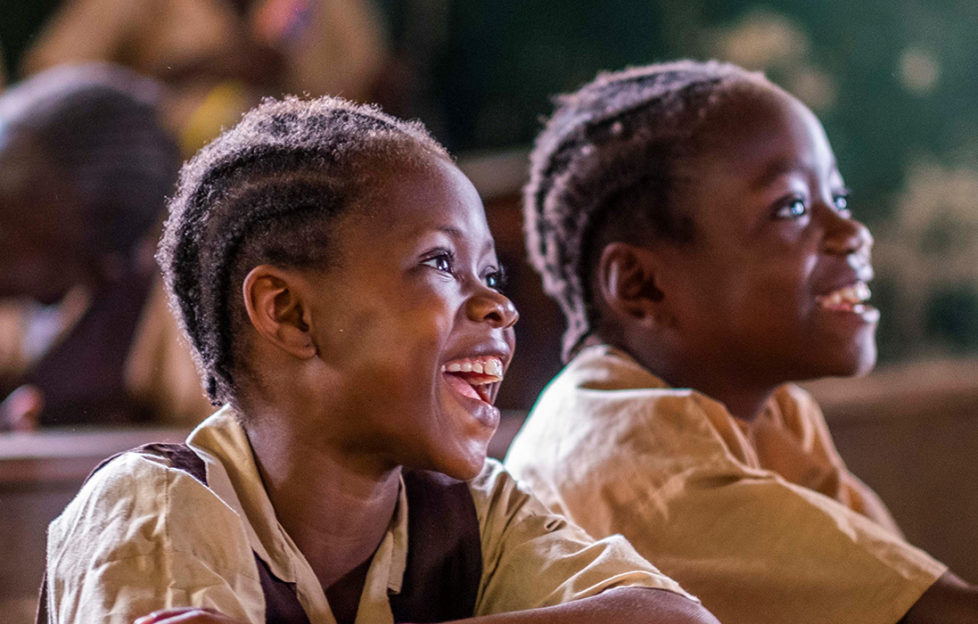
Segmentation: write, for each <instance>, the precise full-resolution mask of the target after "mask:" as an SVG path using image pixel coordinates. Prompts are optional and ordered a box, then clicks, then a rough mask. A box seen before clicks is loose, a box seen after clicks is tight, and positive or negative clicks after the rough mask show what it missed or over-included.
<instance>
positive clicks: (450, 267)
mask: <svg viewBox="0 0 978 624" xmlns="http://www.w3.org/2000/svg"><path fill="white" fill-rule="evenodd" d="M421 264H423V265H425V266H430V267H431V268H433V269H435V270H436V271H441V272H442V273H450V274H454V273H455V256H454V254H452V252H450V251H439V252H437V253H436V254H434V255H432V256H430V257H428V258H425V259H424V260H422V261H421Z"/></svg>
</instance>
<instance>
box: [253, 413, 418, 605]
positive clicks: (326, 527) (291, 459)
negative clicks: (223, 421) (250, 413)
mask: <svg viewBox="0 0 978 624" xmlns="http://www.w3.org/2000/svg"><path fill="white" fill-rule="evenodd" d="M283 425H284V423H283V421H282V420H278V419H277V418H275V417H274V416H273V417H270V418H265V417H263V418H258V419H254V420H253V421H252V422H251V423H250V424H248V425H246V428H247V431H248V437H249V439H250V441H251V444H252V448H253V449H254V451H255V456H256V459H257V463H258V467H259V471H260V473H261V477H262V481H263V483H264V486H265V490H266V491H267V492H268V497H269V499H270V500H271V502H272V506H273V507H274V508H275V515H276V516H277V518H278V521H279V522H280V523H281V524H282V526H283V527H284V528H285V530H286V532H287V533H288V534H289V536H290V537H291V538H292V540H293V541H294V542H295V544H296V546H298V547H299V550H300V551H301V552H302V554H303V555H304V556H305V557H306V559H307V560H308V561H309V564H310V565H311V566H312V569H313V570H314V571H315V573H316V576H317V577H318V578H319V582H320V583H321V584H322V586H323V589H324V590H326V589H329V588H330V587H331V586H332V585H334V584H335V583H336V582H337V581H339V580H340V579H343V578H344V577H346V576H347V575H348V574H349V573H350V572H351V571H353V570H355V569H356V568H357V567H358V566H360V565H362V564H364V562H366V561H368V560H369V559H370V557H371V556H372V555H373V553H374V551H375V550H376V549H377V547H378V546H379V545H380V542H381V541H382V539H383V537H384V535H385V534H386V532H387V529H388V527H389V525H390V522H391V519H392V518H393V516H394V509H395V507H396V506H397V497H398V490H399V486H400V467H396V466H394V467H392V466H385V465H382V464H379V463H378V462H376V461H373V462H371V461H369V458H367V459H364V458H351V457H349V456H348V455H343V454H341V453H337V452H331V449H328V448H323V447H324V445H323V444H322V441H321V440H319V439H317V438H313V437H310V436H308V435H301V434H300V433H299V432H297V431H291V430H290V429H289V428H288V427H287V426H283Z"/></svg>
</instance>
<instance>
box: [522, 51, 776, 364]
mask: <svg viewBox="0 0 978 624" xmlns="http://www.w3.org/2000/svg"><path fill="white" fill-rule="evenodd" d="M758 84H767V83H766V81H765V79H764V78H763V77H762V76H761V75H760V74H754V73H749V72H747V71H746V70H744V69H741V68H740V67H737V66H735V65H730V64H726V63H719V62H716V61H709V62H695V61H676V62H671V63H664V64H657V65H649V66H645V67H637V68H632V69H627V70H624V71H620V72H614V73H602V74H599V75H598V77H597V78H596V79H595V80H594V81H592V82H590V83H588V84H586V85H584V86H583V87H581V88H580V89H579V90H578V91H576V92H574V93H571V94H568V95H563V96H560V97H558V98H557V106H556V111H555V112H554V114H553V116H552V117H551V118H550V120H549V121H548V122H547V125H546V127H545V129H544V130H543V132H541V134H540V135H539V136H538V137H537V140H536V143H535V146H534V149H533V152H532V153H531V155H530V179H529V182H528V183H527V186H526V188H525V189H524V197H523V199H524V201H523V209H524V225H525V228H526V241H527V251H528V255H529V258H530V262H531V263H532V264H533V266H534V267H535V268H536V270H537V271H538V272H539V273H540V274H541V276H542V277H543V284H544V289H545V290H546V291H547V293H548V294H549V295H550V296H551V297H553V298H554V299H555V300H556V301H557V303H558V304H559V305H560V307H561V309H562V310H563V312H564V316H565V317H566V319H567V324H568V327H567V330H566V332H565V333H564V339H563V354H564V358H565V359H569V358H570V357H571V356H572V355H573V354H574V352H575V351H576V350H577V349H578V348H579V347H580V345H581V342H582V341H583V340H584V338H586V337H587V336H588V335H589V334H590V333H591V332H593V331H594V329H595V327H596V325H597V322H598V318H597V314H596V307H595V305H594V301H593V294H592V293H591V290H590V287H589V282H590V278H589V276H590V275H591V272H592V271H593V269H594V266H593V265H594V263H595V262H596V261H597V258H596V257H595V256H597V255H598V252H599V251H600V246H601V243H602V242H610V240H623V241H625V242H633V243H641V242H642V241H643V240H644V241H646V242H647V241H648V239H650V238H656V239H660V240H668V241H673V242H679V243H685V242H689V241H690V240H692V238H693V236H694V224H693V222H692V220H691V218H690V217H689V216H688V215H684V214H680V213H679V211H677V209H676V208H675V205H674V202H673V198H674V197H675V194H676V191H677V188H678V187H679V186H680V184H681V183H684V182H686V180H684V179H683V174H682V171H681V167H680V164H681V163H682V162H683V159H684V158H688V157H690V156H692V155H694V154H695V153H696V150H697V148H698V147H700V144H701V143H702V141H700V138H701V137H699V136H698V134H697V133H698V131H699V130H700V129H702V127H703V122H704V120H705V119H706V118H707V117H708V116H709V114H710V113H711V112H713V111H715V110H716V109H717V107H718V105H719V103H720V102H721V101H723V100H724V96H725V95H727V94H729V93H730V92H731V91H732V90H733V89H735V88H737V87H738V86H748V87H750V86H751V85H758Z"/></svg>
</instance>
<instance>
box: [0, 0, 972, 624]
mask: <svg viewBox="0 0 978 624" xmlns="http://www.w3.org/2000/svg"><path fill="white" fill-rule="evenodd" d="M976 32H978V3H975V2H971V1H964V0H926V1H924V0H885V1H884V0H860V1H859V2H852V1H851V0H779V1H771V2H756V1H743V0H723V1H719V0H616V1H615V2H586V1H574V0H492V1H491V2H478V1H473V0H319V1H316V0H253V1H250V0H65V1H58V0H16V1H15V0H5V1H4V2H3V6H2V8H0V51H2V65H3V68H4V74H5V76H6V78H5V82H6V83H7V84H8V85H11V84H15V83H17V82H18V81H19V80H21V79H22V78H24V77H26V76H28V75H30V74H32V73H34V72H37V71H40V70H42V69H44V68H46V67H50V66H53V65H57V64H59V63H62V62H66V61H79V60H107V61H113V62H117V63H121V64H123V65H127V66H129V67H132V68H134V69H136V70H137V71H139V72H140V73H143V74H146V75H149V76H152V77H154V78H156V79H158V80H160V81H162V82H163V83H164V85H166V87H167V89H169V92H170V94H171V99H170V100H168V101H167V102H166V104H165V106H164V111H163V113H164V116H165V117H166V118H167V124H168V126H169V127H170V128H171V129H172V131H173V133H174V136H175V137H176V140H177V142H178V144H179V147H180V149H181V151H182V152H183V153H184V155H188V154H190V153H192V152H193V151H194V150H195V149H196V148H197V147H199V146H200V145H201V144H203V142H205V141H206V140H207V139H208V138H210V137H212V136H213V135H214V134H215V133H216V132H217V131H218V130H219V128H220V127H221V126H222V125H227V124H229V123H233V121H234V119H236V118H237V115H239V114H240V112H241V111H242V110H245V109H247V108H248V107H250V106H251V105H252V104H253V103H254V102H255V101H257V98H258V97H259V96H261V95H278V94H281V93H282V92H293V93H309V94H311V95H319V94H321V93H331V94H338V95H343V96H346V97H350V98H352V99H357V100H362V101H376V102H379V103H381V104H382V105H383V106H384V107H385V109H386V110H388V112H391V113H393V114H396V115H399V116H403V117H417V118H420V119H421V120H422V121H424V122H425V124H427V126H428V127H429V128H430V129H431V130H432V132H433V133H434V134H435V135H436V137H437V138H438V139H439V140H441V141H442V142H443V143H445V144H446V145H447V146H448V147H449V149H450V150H451V151H452V152H453V153H454V154H456V155H457V156H458V158H459V162H460V164H461V166H462V167H463V169H464V170H465V171H466V172H467V173H468V174H469V176H470V177H471V178H472V179H473V181H474V182H475V183H476V186H477V188H479V190H480V192H481V193H482V195H483V198H484V200H485V202H486V206H487V213H488V216H489V219H490V223H491V225H492V227H493V230H494V233H495V235H496V237H497V244H498V246H499V248H500V253H501V256H502V258H503V262H504V263H505V264H507V265H508V268H509V269H510V273H511V274H512V280H511V282H512V286H511V288H512V292H511V295H512V298H513V299H514V300H515V302H516V304H517V306H518V307H519V308H520V310H521V313H522V317H521V320H520V323H519V325H518V328H517V333H518V341H519V348H518V353H519V355H518V357H517V358H516V361H515V364H514V366H513V369H512V371H511V374H510V375H509V379H508V380H507V382H506V384H504V388H503V394H502V395H501V396H500V399H499V402H500V405H501V407H504V408H506V409H507V410H510V411H509V412H508V414H509V418H507V419H506V420H505V421H504V425H503V429H502V431H501V433H500V437H499V440H498V441H497V443H496V446H495V450H494V452H495V453H497V454H501V453H502V452H503V451H504V450H505V444H506V443H507V442H508V440H509V437H510V436H511V435H512V434H513V432H515V430H516V428H517V427H518V426H519V423H520V422H521V417H522V414H523V413H524V411H525V410H526V409H528V408H529V407H530V406H531V405H532V402H533V399H534V398H535V396H536V395H537V393H538V392H539V391H540V389H541V388H542V386H543V385H544V384H545V383H546V381H547V380H549V379H550V378H551V377H552V376H553V374H555V372H556V371H557V370H558V369H559V367H560V361H559V356H558V344H559V336H560V333H561V331H562V321H561V318H560V316H559V314H558V313H557V310H556V307H555V306H553V305H552V304H551V303H550V302H549V301H548V300H547V299H546V298H545V297H544V296H543V295H542V293H541V292H540V287H539V281H538V280H537V278H536V276H535V275H534V274H533V273H532V271H531V269H530V268H529V267H528V266H527V265H526V264H525V263H524V252H523V246H522V232H521V217H520V210H519V191H520V187H521V186H522V184H523V182H524V175H525V169H526V164H525V159H526V154H527V152H528V149H529V146H530V145H531V143H532V140H533V137H534V135H535V134H536V132H537V131H538V129H539V128H540V127H541V118H542V117H543V116H545V115H547V114H548V113H549V111H550V110H551V105H550V97H551V96H552V95H553V94H555V93H560V92H565V91H569V90H573V89H575V88H576V87H577V86H579V85H580V84H582V83H583V82H586V81H588V80H590V79H591V78H592V77H593V76H594V74H595V73H596V72H597V71H599V70H602V69H618V68H622V67H624V66H627V65H639V64H645V63H648V62H653V61H657V60H666V59H672V58H678V57H693V58H701V59H702V58H709V57H714V58H720V59H724V60H728V61H732V62H734V63H738V64H741V65H743V66H746V67H749V68H754V69H762V70H764V71H765V72H766V73H767V74H768V76H769V77H770V78H772V79H773V80H774V81H775V82H777V83H779V84H781V85H782V86H784V87H785V88H786V89H788V90H789V91H791V92H792V93H794V94H795V95H796V96H798V97H799V98H800V99H802V100H803V101H804V102H805V103H807V104H808V105H809V106H810V107H811V108H812V109H813V110H814V111H815V113H816V114H817V115H818V116H819V117H820V119H821V120H822V122H823V123H824V125H825V127H826V130H827V132H828V136H829V138H830V140H831V142H832V144H833V146H834V148H835V152H836V155H837V157H838V160H839V165H840V169H841V171H842V173H843V175H844V177H845V178H846V182H847V184H848V185H849V186H850V187H851V188H852V189H853V193H852V198H851V203H850V205H851V207H852V208H853V211H854V213H855V214H856V216H857V217H858V218H860V219H861V220H863V221H864V222H865V223H866V224H867V225H868V226H869V227H870V229H871V230H872V232H873V234H874V236H875V238H876V247H875V250H874V260H875V262H874V263H875V266H876V270H877V278H876V280H875V281H874V283H873V285H872V288H873V293H874V295H873V299H874V301H875V303H876V304H877V305H878V306H879V307H880V308H881V310H882V313H883V314H882V320H881V323H880V330H879V346H880V355H881V361H880V366H879V367H878V370H877V372H875V373H873V374H872V375H870V376H869V377H867V378H865V379H863V380H856V381H852V380H849V381H846V382H841V381H834V380H828V381H825V382H819V383H816V384H813V385H812V389H813V391H814V392H815V393H816V395H817V396H818V397H819V398H820V400H821V401H822V402H823V405H824V406H825V409H826V413H827V417H828V418H829V421H830V425H831V426H832V428H833V431H834V432H835V435H836V437H837V441H838V444H839V447H840V451H841V452H842V453H843V456H844V457H845V458H846V460H847V461H848V462H849V464H850V466H851V467H852V468H853V471H854V472H855V473H856V474H858V475H860V476H861V477H863V478H864V480H866V481H868V482H869V483H870V484H871V485H872V486H874V487H875V488H876V489H877V491H879V493H880V494H881V495H882V497H883V499H884V500H885V501H886V502H887V503H888V504H889V505H890V506H891V509H892V511H893V512H894V515H895V516H896V518H897V520H898V521H899V522H900V523H901V525H902V526H903V528H904V530H905V531H906V533H907V535H908V537H909V538H910V540H911V541H912V542H914V543H916V544H918V545H920V546H922V547H924V548H925V549H927V550H929V551H931V552H932V553H933V554H934V555H935V556H937V557H938V558H941V559H943V560H944V561H946V562H947V563H949V564H950V565H951V567H952V568H954V569H955V570H957V571H958V573H959V574H961V575H962V576H965V577H966V578H969V579H970V580H972V581H978V539H976V538H975V536H974V534H975V532H976V531H975V528H976V525H978V464H976V462H975V459H974V458H975V457H976V456H978V80H976V69H975V68H976V67H978V37H976V36H975V33H976ZM0 329H2V328H0ZM0 356H2V350H0ZM0 399H2V397H0ZM55 424H56V423H55ZM145 424H150V425H153V424H154V423H153V422H152V420H151V421H149V422H148V423H144V425H145ZM155 424H159V423H155ZM184 425H186V423H182V424H176V425H174V426H169V425H168V426H167V428H166V429H164V430H159V431H157V430H152V434H153V435H163V436H166V435H169V436H172V437H174V439H178V438H179V437H180V435H181V429H180V427H181V426H184ZM2 435H3V434H0V436H2ZM72 435H74V436H77V437H70V436H72ZM113 435H115V436H117V437H116V438H112V436H113ZM146 435H149V434H148V433H146V432H143V433H141V434H139V436H140V439H141V438H142V437H145V436H146ZM58 436H62V437H58ZM64 436H68V437H64ZM127 436H130V433H119V432H104V433H99V432H94V433H93V432H92V431H87V430H79V429H78V428H77V427H73V428H70V429H67V430H66V429H64V428H62V429H58V428H57V427H54V428H53V429H52V433H51V437H49V438H47V439H45V438H43V437H41V438H38V437H37V436H35V437H33V438H27V437H25V435H24V434H8V436H7V438H6V439H4V438H3V437H0V550H2V551H4V552H7V547H8V546H9V547H10V548H15V547H16V548H19V549H20V550H19V551H18V552H33V553H37V552H40V551H39V550H38V549H39V548H41V549H42V548H43V531H42V530H39V529H38V528H37V527H39V526H40V527H43V525H44V523H46V522H47V520H48V519H50V517H52V516H53V515H54V514H56V513H57V511H58V510H59V509H60V507H61V506H63V505H64V502H65V501H66V500H67V497H69V496H70V493H71V492H73V491H74V488H77V481H78V480H79V479H80V478H82V477H83V476H84V473H85V472H86V471H87V466H90V462H94V458H95V457H96V456H99V454H100V453H102V454H107V452H108V451H111V450H112V449H114V448H116V447H119V448H124V447H125V445H126V444H128V443H129V442H131V441H133V440H134V439H135V438H132V437H131V436H130V437H127ZM59 444H60V445H61V446H59ZM4 458H6V459H4ZM72 462H74V463H72ZM38 492H40V493H41V494H38ZM39 501H40V502H39ZM25 527H26V528H25ZM31 548H33V549H34V550H33V551H31V550H30V549H31ZM24 556H25V557H27V556H28V555H24ZM7 560H8V563H0V579H2V580H3V582H0V594H2V595H0V613H3V606H2V605H3V604H4V603H3V599H4V598H5V597H6V598H7V599H8V604H11V605H15V604H16V605H19V606H17V607H15V606H11V607H9V608H10V609H15V608H19V609H20V610H21V611H25V610H26V609H27V606H25V605H26V604H27V598H25V597H24V595H25V594H26V593H29V588H32V587H33V586H34V585H35V584H36V583H35V581H36V580H37V579H39V576H38V577H37V579H35V578H34V576H35V575H36V572H37V571H38V570H40V562H39V561H38V560H36V558H35V559H31V560H29V561H18V560H17V558H16V557H14V558H13V559H11V558H9V557H8V558H7ZM23 570H26V571H27V572H23ZM14 575H16V577H15V576H14ZM11 587H13V588H14V589H11ZM4 592H5V593H4ZM18 592H19V593H18ZM17 600H19V601H20V602H16V601H17ZM12 612H13V611H11V613H12ZM4 621H7V620H4Z"/></svg>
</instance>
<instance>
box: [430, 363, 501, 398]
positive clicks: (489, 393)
mask: <svg viewBox="0 0 978 624" xmlns="http://www.w3.org/2000/svg"><path fill="white" fill-rule="evenodd" d="M441 372H442V374H443V375H444V376H445V379H447V380H448V383H449V384H450V385H451V386H452V388H454V389H455V391H456V392H458V393H459V394H461V395H463V396H467V397H469V398H472V399H478V400H479V401H484V402H485V403H489V404H492V400H493V390H494V389H495V388H496V386H497V385H498V384H499V382H501V381H502V380H503V361H502V359H500V358H498V357H496V356H492V355H490V356H481V357H474V358H462V359H459V360H452V361H451V362H446V363H445V364H443V365H442V367H441Z"/></svg>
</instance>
